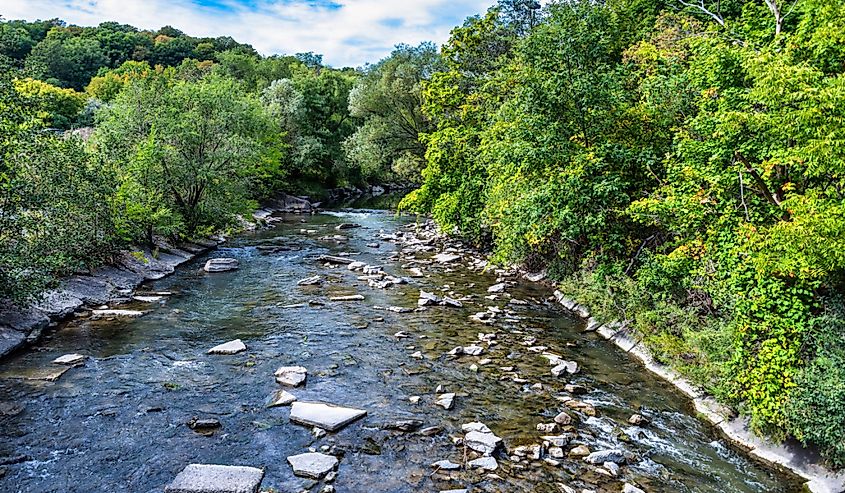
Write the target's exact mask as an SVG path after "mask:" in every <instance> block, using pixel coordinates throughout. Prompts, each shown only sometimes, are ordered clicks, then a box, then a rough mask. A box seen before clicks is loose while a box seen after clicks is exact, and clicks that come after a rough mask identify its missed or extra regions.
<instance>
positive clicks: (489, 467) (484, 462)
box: [467, 456, 499, 471]
mask: <svg viewBox="0 0 845 493" xmlns="http://www.w3.org/2000/svg"><path fill="white" fill-rule="evenodd" d="M467 465H468V466H469V467H470V468H477V469H484V470H485V471H495V470H496V469H498V468H499V463H498V462H496V459H494V458H493V457H489V456H485V457H479V458H478V459H475V460H471V461H469V462H468V463H467Z"/></svg>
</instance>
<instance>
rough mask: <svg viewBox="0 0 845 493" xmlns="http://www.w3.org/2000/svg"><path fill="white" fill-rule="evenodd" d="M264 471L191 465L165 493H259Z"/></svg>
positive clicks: (165, 489)
mask: <svg viewBox="0 0 845 493" xmlns="http://www.w3.org/2000/svg"><path fill="white" fill-rule="evenodd" d="M263 479H264V469H258V468H255V467H241V466H218V465H209V464H191V465H189V466H187V467H185V469H182V472H180V473H179V474H178V475H176V478H175V479H174V480H173V482H171V483H170V484H169V485H167V486H166V487H165V488H164V491H165V493H257V492H258V487H259V486H261V481H262V480H263Z"/></svg>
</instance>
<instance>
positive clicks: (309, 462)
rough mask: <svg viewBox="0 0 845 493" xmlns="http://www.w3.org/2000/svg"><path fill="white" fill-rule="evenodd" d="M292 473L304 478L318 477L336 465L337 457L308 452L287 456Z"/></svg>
mask: <svg viewBox="0 0 845 493" xmlns="http://www.w3.org/2000/svg"><path fill="white" fill-rule="evenodd" d="M288 463H289V464H290V465H291V467H292V468H293V473H294V474H296V475H297V476H304V477H306V478H312V479H320V478H322V477H323V476H325V475H326V474H328V473H329V472H330V471H332V470H334V468H335V467H337V457H334V456H332V455H326V454H320V453H317V452H308V453H305V454H299V455H292V456H290V457H288Z"/></svg>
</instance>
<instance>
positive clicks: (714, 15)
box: [677, 0, 774, 27]
mask: <svg viewBox="0 0 845 493" xmlns="http://www.w3.org/2000/svg"><path fill="white" fill-rule="evenodd" d="M677 1H678V3H680V4H681V5H683V6H684V7H689V8H692V9H696V10H698V11H699V12H702V13H704V14H706V15H707V16H709V17H710V18H711V19H713V20H714V21H716V23H717V24H719V25H720V26H722V27H725V19H724V18H723V17H722V13H721V11H720V5H721V2H717V3H716V11H712V10H710V9H709V8H707V5H705V4H704V0H698V3H692V2H687V1H685V0H677ZM765 1H766V2H769V1H774V0H765Z"/></svg>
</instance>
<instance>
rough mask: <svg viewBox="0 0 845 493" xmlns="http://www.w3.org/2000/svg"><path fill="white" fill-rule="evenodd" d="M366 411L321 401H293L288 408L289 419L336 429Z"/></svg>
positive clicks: (329, 429) (331, 429)
mask: <svg viewBox="0 0 845 493" xmlns="http://www.w3.org/2000/svg"><path fill="white" fill-rule="evenodd" d="M366 415H367V411H364V410H363V409H352V408H348V407H340V406H334V405H332V404H323V403H321V402H294V403H293V406H291V410H290V420H291V421H293V422H294V423H299V424H303V425H309V426H317V427H319V428H322V429H324V430H328V431H336V430H339V429H341V428H343V427H344V426H346V425H348V424H349V423H351V422H353V421H355V420H356V419H360V418H363V417H364V416H366Z"/></svg>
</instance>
